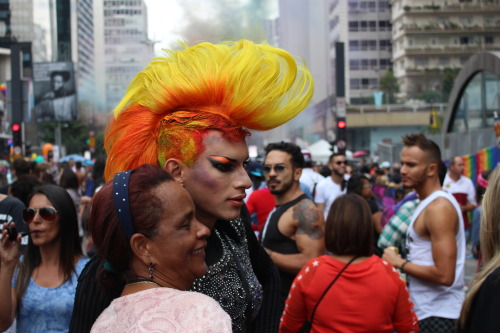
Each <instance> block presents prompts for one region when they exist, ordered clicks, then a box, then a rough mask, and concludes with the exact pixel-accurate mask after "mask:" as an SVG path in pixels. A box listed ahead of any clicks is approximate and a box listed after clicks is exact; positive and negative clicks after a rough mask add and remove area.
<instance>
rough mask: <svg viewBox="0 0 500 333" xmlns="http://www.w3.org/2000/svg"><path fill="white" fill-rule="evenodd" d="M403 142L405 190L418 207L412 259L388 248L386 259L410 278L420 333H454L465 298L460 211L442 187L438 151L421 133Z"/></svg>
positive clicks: (410, 242) (414, 217)
mask: <svg viewBox="0 0 500 333" xmlns="http://www.w3.org/2000/svg"><path fill="white" fill-rule="evenodd" d="M403 143H404V145H405V146H404V148H403V150H402V152H401V165H402V168H401V177H402V181H403V186H405V187H412V188H414V189H415V191H416V192H417V195H418V197H419V200H420V203H419V204H418V206H417V208H416V210H415V212H414V213H413V215H412V219H411V222H410V226H409V228H408V234H407V248H408V259H407V260H404V259H402V258H401V256H399V255H398V254H396V253H395V252H394V250H393V249H392V248H386V249H385V250H384V256H383V257H384V259H387V260H388V261H389V262H391V263H392V264H393V265H394V266H395V267H397V268H399V269H400V270H401V271H402V272H404V273H406V274H407V276H408V280H409V286H410V295H411V298H412V301H413V303H414V304H415V312H416V314H417V317H418V319H419V323H418V324H419V327H420V330H419V332H424V333H425V332H455V322H456V319H457V318H458V317H459V314H460V309H461V306H462V302H463V300H464V262H465V236H464V226H463V221H462V212H461V209H460V206H459V205H458V203H457V201H456V200H455V198H454V197H453V196H452V195H451V194H449V193H447V192H445V191H443V190H442V188H441V184H440V180H439V166H440V163H441V152H440V150H439V147H438V146H437V145H436V144H435V143H434V142H433V141H431V140H429V139H427V138H426V137H425V136H424V135H423V134H413V135H408V136H405V137H404V138H403Z"/></svg>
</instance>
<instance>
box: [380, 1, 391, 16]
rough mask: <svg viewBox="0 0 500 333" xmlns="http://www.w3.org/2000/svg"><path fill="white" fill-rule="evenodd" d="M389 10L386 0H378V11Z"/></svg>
mask: <svg viewBox="0 0 500 333" xmlns="http://www.w3.org/2000/svg"><path fill="white" fill-rule="evenodd" d="M388 10H389V3H388V1H387V0H380V1H379V2H378V11H379V12H381V13H385V12H386V11H388Z"/></svg>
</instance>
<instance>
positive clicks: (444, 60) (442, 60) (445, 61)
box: [439, 58, 450, 66]
mask: <svg viewBox="0 0 500 333" xmlns="http://www.w3.org/2000/svg"><path fill="white" fill-rule="evenodd" d="M439 65H440V66H449V65H450V58H439Z"/></svg>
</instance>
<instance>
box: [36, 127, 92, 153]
mask: <svg viewBox="0 0 500 333" xmlns="http://www.w3.org/2000/svg"><path fill="white" fill-rule="evenodd" d="M56 126H57V123H56V122H44V123H40V124H39V129H38V133H39V135H40V140H41V141H43V142H50V143H52V144H54V143H55V129H56ZM88 135H89V130H88V126H86V125H84V124H82V123H80V122H64V123H61V144H62V145H63V146H65V147H66V153H67V154H82V153H83V152H84V151H85V150H87V149H88V145H87V139H88Z"/></svg>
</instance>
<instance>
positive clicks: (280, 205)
mask: <svg viewBox="0 0 500 333" xmlns="http://www.w3.org/2000/svg"><path fill="white" fill-rule="evenodd" d="M303 164H304V156H303V155H302V153H301V149H300V147H299V146H297V145H295V144H293V143H289V142H280V143H271V144H269V145H268V146H267V147H266V159H265V162H264V172H265V178H266V184H267V187H268V188H269V190H270V191H271V193H272V194H273V195H274V198H275V200H276V207H275V208H274V210H273V211H272V212H271V213H270V214H269V217H268V219H267V221H266V224H265V226H264V229H263V232H262V239H261V241H262V245H263V246H264V248H265V249H266V251H267V253H268V254H269V256H270V257H271V259H272V260H273V261H274V263H275V264H276V266H277V267H278V269H279V273H280V277H281V296H282V300H283V302H284V301H285V299H286V297H287V296H288V291H289V290H290V286H291V284H292V282H293V279H294V278H295V275H296V274H297V273H298V272H299V271H300V269H301V268H302V266H304V265H305V264H306V263H307V262H308V261H309V260H311V259H313V258H316V257H318V256H320V255H322V254H323V253H324V247H325V245H324V244H325V243H324V234H323V229H324V218H323V214H322V212H321V210H319V209H318V208H317V207H316V205H315V204H314V202H313V201H312V200H311V199H310V198H308V197H307V196H306V195H305V194H304V192H302V190H301V189H300V182H299V179H300V175H301V174H302V167H303Z"/></svg>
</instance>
